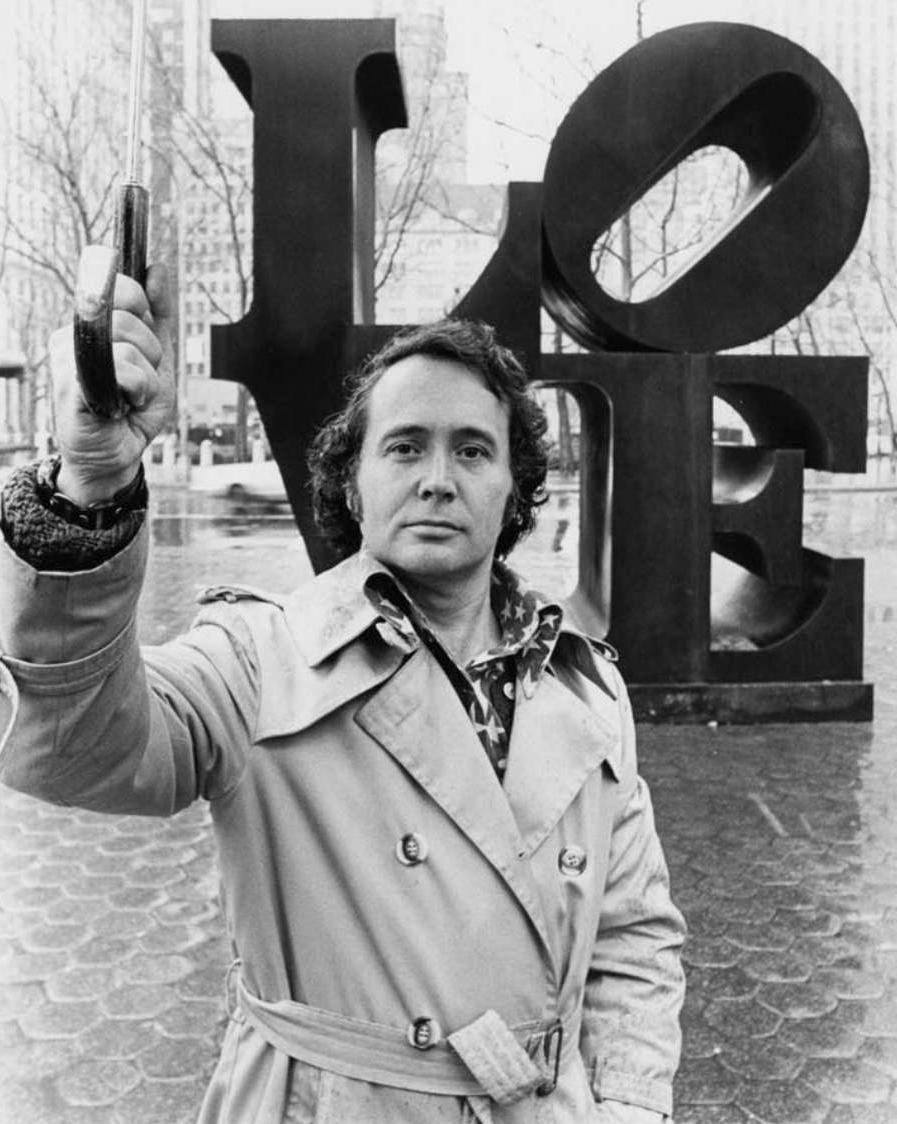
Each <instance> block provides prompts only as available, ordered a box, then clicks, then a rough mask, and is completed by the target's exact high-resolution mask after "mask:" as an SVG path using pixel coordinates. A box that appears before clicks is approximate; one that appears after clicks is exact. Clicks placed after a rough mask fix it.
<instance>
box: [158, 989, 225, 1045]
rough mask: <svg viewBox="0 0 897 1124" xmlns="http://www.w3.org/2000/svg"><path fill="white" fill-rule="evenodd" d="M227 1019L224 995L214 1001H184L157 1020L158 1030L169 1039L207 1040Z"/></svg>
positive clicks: (159, 1016)
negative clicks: (214, 1029)
mask: <svg viewBox="0 0 897 1124" xmlns="http://www.w3.org/2000/svg"><path fill="white" fill-rule="evenodd" d="M226 1018H227V1013H226V1011H225V1009H224V1000H223V994H222V998H221V999H220V1000H218V1001H216V1000H213V999H184V1000H182V1001H181V1002H180V1003H178V1004H177V1006H176V1007H171V1008H169V1009H168V1010H167V1011H163V1012H162V1014H161V1015H158V1016H157V1017H156V1020H155V1025H156V1026H157V1027H158V1029H159V1030H160V1031H161V1032H162V1033H163V1034H164V1035H165V1036H166V1037H169V1038H205V1037H207V1036H208V1035H209V1033H210V1032H211V1031H212V1029H213V1028H214V1027H216V1026H218V1025H220V1024H221V1023H223V1022H224V1020H225V1019H226Z"/></svg>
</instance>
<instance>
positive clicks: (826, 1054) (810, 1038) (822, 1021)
mask: <svg viewBox="0 0 897 1124" xmlns="http://www.w3.org/2000/svg"><path fill="white" fill-rule="evenodd" d="M861 1020H862V1012H858V1011H855V1010H851V1009H850V1008H849V1006H848V1005H846V1004H843V1003H841V1004H839V1005H838V1008H837V1010H835V1011H833V1012H831V1013H830V1014H827V1015H825V1016H824V1017H822V1018H815V1019H788V1020H787V1021H786V1022H785V1023H784V1024H783V1026H782V1029H781V1032H780V1033H779V1035H778V1038H779V1039H780V1040H781V1041H782V1042H784V1043H787V1044H788V1045H790V1046H793V1047H794V1048H795V1049H796V1050H799V1051H800V1052H801V1053H802V1054H805V1055H806V1056H807V1057H808V1058H852V1057H855V1056H856V1055H857V1054H858V1053H859V1051H860V1048H861V1047H862V1045H863V1042H864V1039H863V1036H862V1035H861V1034H860V1031H859V1023H860V1022H861Z"/></svg>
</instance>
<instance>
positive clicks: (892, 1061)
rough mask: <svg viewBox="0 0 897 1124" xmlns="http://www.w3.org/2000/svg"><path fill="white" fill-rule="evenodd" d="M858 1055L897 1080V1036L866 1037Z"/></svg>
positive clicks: (893, 1079)
mask: <svg viewBox="0 0 897 1124" xmlns="http://www.w3.org/2000/svg"><path fill="white" fill-rule="evenodd" d="M858 1057H859V1058H860V1059H861V1060H862V1061H864V1062H866V1063H867V1064H868V1065H871V1066H874V1067H875V1068H876V1069H880V1070H881V1072H882V1073H885V1074H887V1075H888V1077H890V1078H891V1080H892V1081H897V1038H864V1039H862V1047H861V1049H860V1051H859V1054H858Z"/></svg>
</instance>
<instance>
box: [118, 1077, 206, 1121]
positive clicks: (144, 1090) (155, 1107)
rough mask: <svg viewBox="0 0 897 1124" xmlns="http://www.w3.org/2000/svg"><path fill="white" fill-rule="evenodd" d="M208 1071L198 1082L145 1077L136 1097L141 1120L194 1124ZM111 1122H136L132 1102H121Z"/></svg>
mask: <svg viewBox="0 0 897 1124" xmlns="http://www.w3.org/2000/svg"><path fill="white" fill-rule="evenodd" d="M207 1080H208V1075H205V1074H204V1075H203V1079H202V1081H200V1082H197V1081H192V1080H186V1081H148V1080H145V1081H144V1082H143V1084H142V1085H141V1086H140V1094H139V1099H138V1105H139V1117H138V1119H139V1122H140V1124H194V1121H195V1120H196V1113H197V1109H198V1107H199V1102H200V1099H201V1096H198V1095H197V1088H198V1087H199V1088H200V1089H201V1088H203V1087H204V1086H205V1085H206V1083H207ZM110 1124H135V1112H134V1106H133V1105H130V1104H128V1103H127V1102H124V1103H122V1104H120V1105H116V1106H115V1107H114V1108H113V1110H112V1116H111V1118H110Z"/></svg>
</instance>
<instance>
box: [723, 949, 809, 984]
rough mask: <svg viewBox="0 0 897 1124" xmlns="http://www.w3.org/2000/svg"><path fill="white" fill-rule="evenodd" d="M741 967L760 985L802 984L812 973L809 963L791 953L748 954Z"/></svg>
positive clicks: (743, 958)
mask: <svg viewBox="0 0 897 1124" xmlns="http://www.w3.org/2000/svg"><path fill="white" fill-rule="evenodd" d="M741 966H742V968H744V970H745V972H747V974H748V975H749V976H751V977H752V978H753V979H755V980H757V981H759V982H761V983H803V982H804V981H805V980H808V979H809V978H810V974H811V973H812V971H813V965H812V964H811V963H810V962H809V961H807V960H805V959H804V958H803V957H801V956H797V955H795V954H794V953H793V952H750V953H747V954H745V956H744V957H742V960H741Z"/></svg>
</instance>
